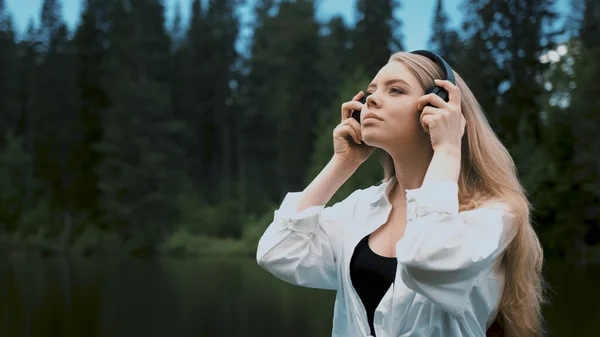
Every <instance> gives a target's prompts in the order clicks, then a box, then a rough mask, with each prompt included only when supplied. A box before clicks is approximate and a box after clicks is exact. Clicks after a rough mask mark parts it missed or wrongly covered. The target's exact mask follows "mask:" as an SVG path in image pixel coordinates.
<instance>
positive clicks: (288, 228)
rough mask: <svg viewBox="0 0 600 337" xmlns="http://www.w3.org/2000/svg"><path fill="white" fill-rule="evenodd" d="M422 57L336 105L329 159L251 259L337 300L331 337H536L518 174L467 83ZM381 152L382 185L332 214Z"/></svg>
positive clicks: (531, 257) (278, 215) (535, 280)
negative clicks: (336, 198) (337, 197)
mask: <svg viewBox="0 0 600 337" xmlns="http://www.w3.org/2000/svg"><path fill="white" fill-rule="evenodd" d="M421 52H422V53H415V52H412V53H407V52H398V53H395V54H393V55H392V56H391V57H390V59H389V62H388V63H387V64H386V65H385V66H384V67H382V68H381V69H380V71H379V72H378V73H377V75H376V76H375V78H374V79H373V81H372V82H371V84H370V85H369V87H368V90H367V98H366V101H364V102H365V104H362V103H361V101H360V99H361V98H363V95H364V93H363V92H362V91H361V92H359V93H358V94H357V95H356V96H355V97H354V98H353V99H352V100H351V101H349V102H346V103H344V104H342V109H341V110H342V111H341V112H342V116H341V123H340V124H339V125H338V126H337V127H336V128H335V129H334V130H333V139H334V154H333V156H332V158H331V160H330V161H329V163H328V164H327V165H326V166H325V168H324V169H323V170H322V171H321V173H320V174H319V175H318V176H317V177H316V178H315V179H314V181H313V182H312V183H311V184H310V185H309V186H308V187H307V188H306V189H305V190H304V191H303V192H290V193H288V194H287V195H286V196H285V198H284V200H283V201H282V203H281V205H280V207H279V208H278V209H277V210H276V211H275V213H274V219H273V222H272V223H271V224H270V225H269V227H268V228H267V230H266V231H265V233H264V234H263V236H262V237H261V239H260V241H259V244H258V250H257V254H256V259H257V262H258V264H259V265H260V266H262V267H263V268H265V269H266V270H268V271H269V272H270V273H272V274H273V275H275V276H277V277H278V278H280V279H282V280H285V281H287V282H290V283H292V284H296V285H300V286H305V287H312V288H322V289H332V290H336V291H337V293H336V299H335V305H334V319H333V331H332V336H334V337H341V336H344V337H346V336H348V337H353V336H360V337H363V336H379V337H396V336H411V337H419V336H477V337H480V336H486V334H487V336H507V337H528V336H538V335H540V334H541V330H542V317H541V305H542V302H543V284H544V283H543V278H542V275H541V270H542V261H543V254H542V248H541V245H540V242H539V240H538V237H537V235H536V233H535V232H534V230H533V228H532V225H531V223H530V213H529V210H530V204H529V202H528V200H527V198H526V196H525V192H524V190H523V188H522V186H521V185H520V183H519V180H518V178H517V174H516V168H515V164H514V162H513V160H512V159H511V157H510V155H509V153H508V152H507V150H506V149H505V147H504V146H503V145H502V143H501V142H500V141H499V139H498V137H497V136H496V135H495V134H494V132H493V130H492V129H491V128H490V125H489V124H488V121H487V119H486V117H485V115H484V114H483V112H482V109H481V107H480V105H479V104H478V102H477V100H476V99H475V97H474V96H473V93H472V92H471V90H470V89H469V88H468V87H467V85H466V84H465V82H464V81H463V80H462V78H461V77H460V76H459V75H458V74H457V73H456V72H454V71H452V70H451V69H450V71H449V72H450V73H449V74H444V72H445V70H444V69H443V66H441V65H442V63H440V62H439V60H441V58H439V56H437V55H435V54H433V53H430V52H428V53H423V51H421ZM435 60H438V62H437V63H436V61H435ZM443 64H446V65H447V63H445V61H444V62H443ZM444 75H446V77H445V76H444ZM452 75H453V76H452ZM447 76H451V77H452V81H448V80H440V79H443V78H448V77H447ZM452 82H455V83H456V85H455V84H453V83H452ZM436 86H437V87H438V88H443V90H442V92H441V93H440V94H436V92H435V91H434V92H433V93H428V92H429V91H431V89H430V90H428V89H429V88H434V87H436ZM442 94H446V95H447V96H449V97H445V98H443V95H442ZM354 110H360V111H361V114H360V118H359V120H358V121H357V120H356V119H355V118H352V116H351V114H352V112H353V111H354ZM359 121H360V123H359ZM375 148H380V149H382V150H383V151H384V152H385V153H386V156H387V158H386V160H385V161H384V172H385V177H384V179H383V180H382V181H381V183H380V184H377V185H374V186H370V187H368V188H365V189H359V190H356V191H354V192H353V193H352V194H351V195H350V196H348V197H347V198H346V199H344V200H343V201H341V202H338V203H336V204H334V205H332V206H330V207H325V206H324V205H325V204H327V202H328V201H329V199H330V198H331V197H332V196H333V195H334V193H335V192H336V191H337V190H338V188H339V187H340V186H341V185H342V184H343V183H344V182H345V181H346V180H347V179H348V178H349V177H350V176H351V175H352V174H353V173H354V172H355V171H356V169H357V168H358V167H359V166H360V165H361V164H362V163H363V162H364V161H365V160H366V159H367V158H368V157H369V156H370V155H371V153H372V152H373V150H374V149H375Z"/></svg>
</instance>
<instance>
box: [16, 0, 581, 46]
mask: <svg viewBox="0 0 600 337" xmlns="http://www.w3.org/2000/svg"><path fill="white" fill-rule="evenodd" d="M42 1H43V0H5V3H6V5H7V8H8V10H9V12H10V13H11V14H12V16H13V21H14V23H15V26H16V27H15V28H16V29H17V31H18V32H22V31H24V30H25V29H26V28H27V26H28V22H29V20H30V19H33V20H34V21H35V22H36V23H37V19H38V17H39V14H40V11H41V6H42ZM163 1H164V2H165V4H166V6H167V11H166V15H167V24H169V23H170V22H171V19H172V18H173V14H174V13H175V7H176V6H175V5H176V3H179V4H180V8H181V12H182V18H183V20H184V22H186V21H187V19H188V17H189V13H190V8H191V2H192V0H163ZM204 1H206V0H204ZM355 2H356V1H355V0H318V1H317V3H318V6H317V19H318V20H319V21H322V22H323V21H325V20H327V19H329V18H330V17H332V16H335V15H340V16H342V17H343V18H344V20H345V21H346V23H348V24H349V25H354V22H355V17H354V16H355V7H356V5H355ZM567 2H568V0H558V10H559V12H561V13H565V12H566V11H568V9H569V8H568V6H567V4H566V3H567ZM83 3H84V0H63V12H64V19H65V20H66V21H67V23H68V25H69V27H70V29H71V30H73V29H74V28H75V27H76V26H77V23H78V20H79V16H80V11H81V9H82V4H83ZM248 3H249V4H250V5H249V6H245V7H243V8H241V9H240V10H239V12H238V15H239V17H240V19H241V22H242V27H244V26H248V25H250V23H251V21H252V20H253V18H252V10H251V8H252V7H251V6H252V4H253V3H254V1H252V0H250V1H248ZM462 3H463V0H445V1H444V6H445V10H446V13H447V14H448V17H449V19H450V25H451V26H452V27H458V25H459V24H460V22H461V20H462V15H461V12H462V10H461V4H462ZM435 4H436V0H404V1H402V7H401V8H400V9H399V10H398V11H397V12H396V13H394V14H395V16H396V17H397V18H398V19H400V20H401V21H402V22H403V29H402V33H403V35H404V37H403V40H402V42H403V43H404V47H405V49H406V50H415V49H426V48H427V42H428V40H429V34H430V31H431V24H432V19H433V11H434V7H435ZM250 33H251V31H249V30H248V29H242V30H241V36H242V40H243V39H244V37H248V36H250ZM241 48H243V44H242V47H241Z"/></svg>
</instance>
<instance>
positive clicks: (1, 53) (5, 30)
mask: <svg viewBox="0 0 600 337" xmlns="http://www.w3.org/2000/svg"><path fill="white" fill-rule="evenodd" d="M17 57H18V54H17V44H16V41H15V32H14V30H13V24H12V17H11V16H10V14H9V13H8V11H7V10H6V7H5V5H4V0H0V68H1V70H0V116H1V117H0V146H2V145H3V144H4V143H3V142H4V135H6V133H7V132H8V130H11V129H12V130H13V131H15V132H16V131H17V127H18V121H19V117H20V116H19V112H18V108H17V101H16V98H17V86H18V73H17V71H16V70H17V61H18V59H17Z"/></svg>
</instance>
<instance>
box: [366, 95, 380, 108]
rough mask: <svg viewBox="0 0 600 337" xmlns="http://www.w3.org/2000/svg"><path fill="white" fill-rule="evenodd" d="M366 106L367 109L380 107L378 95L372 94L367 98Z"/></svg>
mask: <svg viewBox="0 0 600 337" xmlns="http://www.w3.org/2000/svg"><path fill="white" fill-rule="evenodd" d="M366 105H367V107H376V106H378V105H379V99H378V97H377V93H372V94H370V95H369V96H367V100H366Z"/></svg>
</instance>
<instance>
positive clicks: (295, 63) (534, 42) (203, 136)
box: [0, 0, 600, 258]
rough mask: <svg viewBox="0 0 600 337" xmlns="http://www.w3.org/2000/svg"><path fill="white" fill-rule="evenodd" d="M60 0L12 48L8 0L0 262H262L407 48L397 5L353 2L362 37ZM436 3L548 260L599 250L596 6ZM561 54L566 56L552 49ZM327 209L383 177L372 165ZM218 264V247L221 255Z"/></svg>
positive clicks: (268, 16) (582, 2) (295, 12)
mask: <svg viewBox="0 0 600 337" xmlns="http://www.w3.org/2000/svg"><path fill="white" fill-rule="evenodd" d="M162 3H163V2H162V1H160V0H139V1H126V0H115V1H103V0H87V1H85V4H84V10H83V11H82V14H81V15H82V16H81V18H80V20H79V25H78V26H77V27H76V29H75V30H74V31H73V32H70V31H69V30H68V29H67V26H66V25H65V22H64V19H63V18H62V16H61V13H62V8H61V6H62V5H61V2H60V0H45V1H44V2H43V8H42V12H41V15H40V19H39V25H35V24H33V23H31V24H30V25H29V27H28V28H27V30H26V32H24V33H23V34H22V35H19V36H16V35H17V34H16V33H15V30H14V27H13V24H12V19H11V15H10V13H8V11H7V9H6V7H5V5H4V1H3V0H0V67H1V68H0V69H1V71H0V118H1V121H0V134H1V135H2V138H1V140H0V238H1V241H0V245H1V247H3V248H8V249H12V248H15V247H26V248H27V247H37V248H39V247H41V249H42V250H43V251H46V252H55V251H74V252H78V253H84V254H91V253H99V252H104V251H111V250H117V251H126V252H128V253H131V254H138V255H147V254H154V253H210V252H218V251H226V252H236V251H246V252H252V251H253V249H254V247H255V244H256V240H257V239H258V236H259V235H260V234H262V231H263V230H264V228H265V226H266V225H268V222H269V221H270V220H271V219H272V216H273V211H274V208H275V207H276V206H277V205H278V204H279V202H280V201H281V199H282V198H283V196H284V195H285V193H286V192H288V191H301V190H302V189H304V187H305V186H306V185H307V184H308V183H309V182H310V181H311V180H312V179H313V178H314V176H315V175H316V174H317V173H318V172H319V171H320V170H321V168H322V167H323V166H324V165H325V163H326V162H327V160H328V159H329V158H330V157H331V155H332V151H333V150H332V144H331V137H332V136H331V132H332V129H333V128H334V127H335V125H336V124H337V123H339V106H340V104H341V103H342V102H343V101H346V100H348V99H350V98H351V97H352V96H353V95H354V94H355V93H356V92H358V91H359V90H364V89H365V87H366V84H367V83H368V81H370V80H371V79H372V77H373V76H374V75H375V73H376V72H377V70H378V69H379V68H380V67H381V66H383V65H384V64H385V63H386V62H387V59H388V58H389V56H390V55H391V53H393V52H395V51H399V50H404V46H403V43H402V39H403V30H406V32H407V34H408V32H410V27H404V26H403V25H402V22H400V21H399V20H398V19H397V18H395V17H393V15H392V13H394V12H395V10H396V9H398V8H401V3H400V1H394V0H368V1H367V0H357V2H356V8H355V10H356V13H357V22H356V24H355V25H353V26H348V25H347V24H346V23H345V22H344V20H343V19H342V18H340V17H333V18H331V19H329V20H328V21H326V22H320V21H318V20H317V19H316V12H315V11H316V9H315V6H316V5H315V1H314V0H295V1H291V0H290V1H283V0H280V1H275V0H259V1H256V2H255V5H254V7H253V8H252V10H253V17H254V20H253V22H251V26H252V27H251V31H252V36H251V37H250V40H249V41H248V48H249V49H248V50H247V51H246V52H244V53H240V52H239V51H238V50H237V49H236V43H237V42H238V41H239V39H240V31H241V28H242V24H241V23H240V20H239V18H238V16H237V14H236V13H237V9H238V8H239V6H247V4H244V3H242V2H241V1H235V0H213V1H208V2H206V1H199V0H194V1H193V2H192V9H191V14H190V19H189V22H182V19H181V15H180V14H179V13H180V11H179V10H177V14H176V17H175V20H174V23H173V25H172V26H169V27H167V25H166V24H165V8H164V7H163V4H162ZM464 5H465V7H464V8H465V10H466V12H465V14H464V20H463V22H462V23H461V25H460V26H459V27H457V28H454V27H450V26H449V24H448V19H447V17H446V14H445V11H444V8H443V3H442V0H439V1H438V2H437V6H436V9H435V12H434V13H433V15H434V16H435V17H434V20H433V27H432V38H431V41H430V42H429V47H430V48H431V49H432V50H435V51H437V52H438V53H440V54H441V55H442V56H444V57H445V58H446V59H447V60H448V61H449V62H450V63H451V64H452V65H453V66H454V68H455V69H456V70H457V71H458V72H459V73H460V74H461V75H462V76H463V77H464V78H465V79H466V80H467V83H468V84H469V85H470V87H471V88H472V89H473V91H474V92H475V94H476V96H477V97H478V99H479V101H480V103H481V105H482V106H483V108H484V109H485V112H486V115H487V116H488V118H489V120H490V122H491V123H492V125H493V127H494V129H495V130H496V132H497V133H498V134H499V136H500V137H501V139H502V140H503V141H504V142H505V144H506V146H507V147H508V149H509V150H510V151H511V153H512V155H513V157H514V159H515V161H516V162H517V165H518V167H519V172H520V177H521V180H522V183H523V184H524V186H525V187H526V189H527V190H528V192H529V193H530V199H531V201H532V203H533V206H534V213H533V215H534V223H535V224H536V226H537V227H536V228H537V230H538V232H539V233H540V235H541V236H542V239H543V242H544V246H545V248H546V249H547V250H548V252H549V253H551V254H555V255H559V256H568V257H574V258H582V257H584V256H587V257H589V256H591V254H593V252H594V251H595V252H596V254H598V253H597V252H598V250H599V249H598V247H599V246H600V243H599V242H600V227H599V224H598V222H599V219H600V206H599V205H600V177H599V174H600V155H599V154H600V132H598V127H599V126H600V113H599V111H600V86H598V85H597V84H596V83H595V79H596V78H600V66H599V64H598V62H597V59H598V57H600V47H599V46H600V43H598V42H599V41H598V40H599V39H600V26H598V25H597V22H599V20H600V2H599V1H596V0H576V1H574V2H573V8H572V12H571V13H566V14H563V15H568V17H569V20H567V21H565V22H569V25H566V26H565V27H564V28H560V29H557V28H556V27H557V26H558V25H557V23H558V22H559V21H557V20H559V19H561V17H560V16H559V15H558V13H557V12H556V9H555V8H554V5H555V4H554V1H553V0H519V1H517V0H509V1H486V0H465V1H464ZM559 44H561V46H559ZM372 158H373V159H370V160H369V161H368V162H367V163H366V164H365V165H364V166H363V167H361V168H360V169H359V171H358V172H357V174H355V176H353V177H352V178H351V180H350V181H349V182H348V183H347V184H345V185H344V186H343V188H342V189H341V190H340V191H339V192H338V193H337V194H336V196H335V197H334V199H333V200H332V202H335V201H337V200H340V199H341V198H343V197H344V196H345V195H347V194H348V193H349V192H350V191H351V190H353V189H355V188H364V187H366V186H368V185H371V184H374V183H376V182H377V181H378V180H379V179H380V178H381V177H382V171H381V169H380V167H379V163H378V161H377V155H375V156H372ZM223 247H225V248H223Z"/></svg>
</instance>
